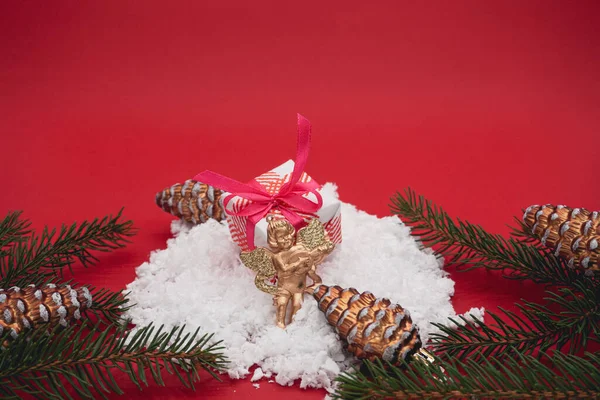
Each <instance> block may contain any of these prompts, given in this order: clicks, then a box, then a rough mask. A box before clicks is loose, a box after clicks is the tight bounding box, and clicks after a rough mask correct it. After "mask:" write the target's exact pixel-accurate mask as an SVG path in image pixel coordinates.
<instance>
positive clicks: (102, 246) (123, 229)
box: [0, 210, 135, 287]
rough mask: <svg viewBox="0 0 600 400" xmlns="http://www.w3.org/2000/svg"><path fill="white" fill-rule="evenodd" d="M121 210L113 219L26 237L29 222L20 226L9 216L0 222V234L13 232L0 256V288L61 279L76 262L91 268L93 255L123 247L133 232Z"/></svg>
mask: <svg viewBox="0 0 600 400" xmlns="http://www.w3.org/2000/svg"><path fill="white" fill-rule="evenodd" d="M122 211H123V210H121V211H119V213H118V214H117V215H116V216H115V217H113V216H107V217H104V218H102V219H101V220H99V219H94V220H93V221H91V222H88V221H83V222H81V223H80V224H77V223H74V224H72V225H70V226H66V225H63V226H62V227H61V228H60V229H59V230H58V231H57V230H56V229H52V230H49V229H48V228H44V229H43V231H42V233H41V234H40V235H34V234H31V235H28V236H23V234H24V233H29V232H28V231H26V230H25V228H27V227H28V226H29V225H28V223H27V222H25V225H21V226H20V227H19V226H18V225H15V222H14V218H15V217H14V215H13V216H12V218H11V214H9V216H7V218H5V220H4V221H3V222H0V232H2V231H3V230H4V231H8V232H9V233H10V232H12V234H6V235H5V240H6V241H9V242H8V243H10V245H9V246H6V247H5V249H4V253H3V254H2V255H1V256H0V287H9V286H25V285H28V284H40V283H42V282H45V281H47V280H48V279H50V278H52V277H55V276H57V275H58V276H60V274H61V272H62V270H63V269H64V268H65V267H68V268H71V267H72V265H73V264H74V263H75V262H76V261H78V262H80V263H81V264H82V265H83V266H85V267H87V266H89V265H92V264H93V263H95V262H96V261H97V258H96V256H95V255H94V252H109V251H113V250H115V249H119V248H122V247H124V246H125V244H126V243H128V242H129V237H131V236H133V235H134V234H135V230H134V228H133V222H132V221H122V220H121V215H122ZM17 216H18V215H17ZM15 226H16V227H15ZM11 227H12V228H11ZM17 228H19V229H17ZM15 232H16V233H19V235H17V234H16V233H15ZM17 239H19V240H17Z"/></svg>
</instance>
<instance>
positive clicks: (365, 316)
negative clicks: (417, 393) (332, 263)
mask: <svg viewBox="0 0 600 400" xmlns="http://www.w3.org/2000/svg"><path fill="white" fill-rule="evenodd" d="M312 294H313V297H314V298H315V300H317V302H318V303H319V309H320V310H321V311H322V312H323V313H325V317H326V318H327V321H328V322H329V324H330V325H331V326H333V327H334V328H335V330H336V332H337V333H338V334H339V335H340V337H341V338H342V339H343V340H345V341H346V343H347V345H348V347H347V349H348V351H350V352H351V353H352V354H354V355H355V356H356V357H358V358H360V359H369V360H371V361H373V360H374V359H376V358H382V359H383V360H385V361H389V362H391V363H393V364H397V363H399V361H400V360H407V361H408V360H409V358H410V357H409V356H412V355H413V354H415V353H417V352H418V351H419V349H420V348H421V338H420V337H419V329H418V328H417V326H416V325H415V324H413V323H412V320H411V318H410V313H409V312H408V311H407V310H405V309H403V308H402V307H400V306H399V305H398V304H391V302H390V301H389V300H388V299H383V298H376V297H375V296H374V295H373V294H371V293H370V292H363V293H358V291H357V290H356V289H354V288H350V289H342V288H341V287H339V286H326V285H318V286H316V287H315V288H314V291H313V293H312Z"/></svg>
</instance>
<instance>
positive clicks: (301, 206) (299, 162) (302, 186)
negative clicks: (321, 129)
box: [194, 114, 323, 250]
mask: <svg viewBox="0 0 600 400" xmlns="http://www.w3.org/2000/svg"><path fill="white" fill-rule="evenodd" d="M309 149H310V121H309V120H307V119H306V118H304V117H303V116H302V115H300V114H298V144H297V148H296V160H295V162H294V171H293V172H292V176H291V178H290V180H289V182H287V183H286V184H284V185H283V186H282V187H281V189H280V190H279V192H278V193H274V194H270V193H269V192H267V191H266V190H265V188H264V187H263V186H262V185H261V184H259V183H258V182H257V181H256V180H254V179H253V180H251V181H250V182H248V183H241V182H238V181H236V180H235V179H231V178H228V177H226V176H223V175H220V174H217V173H216V172H212V171H204V172H201V173H199V174H198V175H196V176H195V177H194V180H196V181H200V182H203V183H206V184H209V185H212V186H214V187H216V188H219V189H221V190H224V191H226V192H230V193H231V194H230V195H229V196H227V197H226V198H225V200H224V202H223V204H224V206H225V208H227V204H228V203H229V201H231V199H233V198H234V197H236V196H239V197H241V198H244V199H247V200H250V203H249V204H247V205H246V207H244V208H242V209H241V210H239V211H227V213H228V214H229V215H237V216H241V217H248V219H247V222H246V238H247V240H248V246H249V247H250V250H252V249H254V229H255V227H256V224H257V223H258V221H260V220H261V219H263V218H264V217H265V216H266V215H267V214H268V213H269V212H270V211H271V209H277V210H279V211H280V212H281V214H282V215H283V216H284V217H285V218H286V219H287V220H288V221H290V223H291V224H292V225H294V227H295V228H296V229H298V228H300V227H302V225H303V224H304V219H303V218H302V217H301V216H300V215H299V214H298V212H303V213H314V212H316V211H318V210H319V209H320V208H321V206H322V205H323V198H322V197H321V194H320V193H319V192H317V189H318V188H319V184H318V183H317V182H315V181H314V180H312V181H310V182H306V183H303V182H298V181H299V180H300V177H301V176H302V173H303V172H304V167H305V166H306V161H307V160H308V153H309ZM307 193H312V194H314V195H315V197H316V199H317V202H316V203H315V202H313V201H311V200H309V199H307V198H306V197H305V196H304V195H305V194H307Z"/></svg>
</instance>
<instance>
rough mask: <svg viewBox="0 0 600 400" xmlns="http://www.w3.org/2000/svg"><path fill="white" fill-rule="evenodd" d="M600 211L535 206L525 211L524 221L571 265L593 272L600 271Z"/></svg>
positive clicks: (557, 254) (546, 244) (549, 205)
mask: <svg viewBox="0 0 600 400" xmlns="http://www.w3.org/2000/svg"><path fill="white" fill-rule="evenodd" d="M598 214H599V213H598V211H594V212H589V211H587V210H586V209H583V208H569V207H565V206H553V205H551V204H547V205H544V206H538V205H534V206H530V207H528V208H527V210H525V214H523V221H524V222H525V224H526V225H527V226H528V227H529V228H530V229H531V233H533V234H535V235H536V236H537V237H539V238H540V240H541V241H542V243H543V244H544V245H545V246H547V247H550V248H551V249H553V250H554V254H555V255H556V256H560V257H562V258H564V259H565V260H567V262H568V266H569V267H570V268H577V269H580V270H584V271H586V273H587V274H592V273H593V272H592V271H600V265H599V262H598V259H599V258H600V250H599V249H598V244H599V242H600V218H599V216H598Z"/></svg>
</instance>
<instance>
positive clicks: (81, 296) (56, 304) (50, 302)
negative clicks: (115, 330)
mask: <svg viewBox="0 0 600 400" xmlns="http://www.w3.org/2000/svg"><path fill="white" fill-rule="evenodd" d="M91 306H92V295H91V293H90V291H89V290H88V288H86V287H80V288H77V289H75V288H72V287H71V286H69V285H62V286H56V285H53V284H47V285H44V286H43V287H39V286H33V285H30V286H27V287H24V288H19V287H16V286H13V287H11V288H10V289H0V334H2V333H4V332H10V336H11V337H12V338H13V339H14V338H16V337H17V336H18V335H19V333H21V332H22V331H23V330H24V329H32V328H37V327H39V326H41V325H44V324H47V325H49V326H51V327H53V326H56V325H62V326H65V327H66V326H68V325H69V323H70V322H73V321H75V320H79V319H81V312H82V311H84V310H86V309H88V308H90V307H91Z"/></svg>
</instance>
